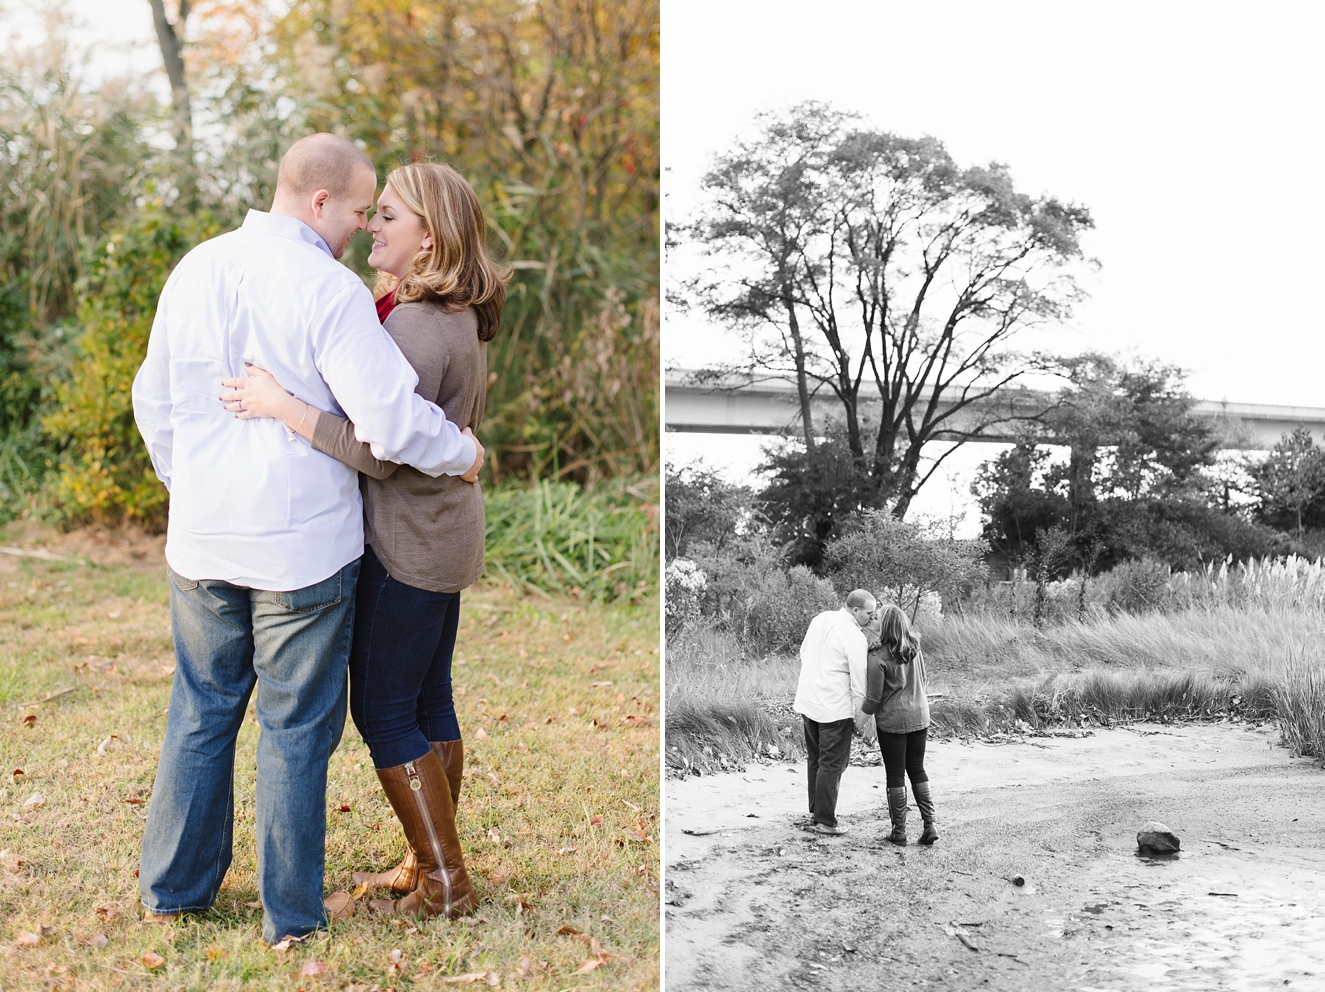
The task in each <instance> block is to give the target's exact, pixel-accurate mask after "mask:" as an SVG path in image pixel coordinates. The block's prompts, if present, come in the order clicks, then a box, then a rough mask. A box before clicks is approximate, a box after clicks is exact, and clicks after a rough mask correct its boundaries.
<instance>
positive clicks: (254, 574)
mask: <svg viewBox="0 0 1325 992" xmlns="http://www.w3.org/2000/svg"><path fill="white" fill-rule="evenodd" d="M245 362H250V363H252V364H254V365H257V366H260V367H261V368H264V369H266V370H267V371H269V372H271V373H272V374H273V375H274V376H276V378H277V380H278V381H279V382H280V383H281V385H282V386H284V387H285V388H286V389H288V390H289V391H290V392H291V393H293V394H294V395H295V396H298V397H299V398H300V399H301V400H303V401H304V402H306V403H308V404H310V405H312V406H314V407H317V408H318V409H320V410H326V411H329V412H331V413H334V414H336V415H338V416H344V417H348V418H349V419H350V420H352V421H353V422H354V426H355V433H356V435H357V437H358V438H359V440H361V441H365V442H368V443H369V444H371V445H372V446H373V453H374V454H375V455H377V457H378V458H381V459H383V460H386V461H395V462H402V463H406V464H410V465H413V466H415V467H416V468H418V469H420V470H421V471H423V472H426V473H428V474H429V475H434V476H435V475H442V474H447V475H461V474H463V473H464V472H465V471H466V470H467V469H468V468H469V466H470V465H472V464H473V462H474V458H475V456H476V454H477V449H476V448H475V446H474V442H473V441H471V440H470V439H469V438H467V437H465V436H463V435H462V434H461V433H460V428H458V427H457V426H456V425H455V424H452V423H450V422H449V421H447V419H446V415H445V414H444V413H442V411H441V409H440V408H438V407H437V406H435V405H434V404H432V403H429V402H428V401H427V400H425V399H423V398H422V397H420V396H418V395H416V394H415V392H414V387H415V386H416V385H417V384H418V381H419V380H418V376H417V375H416V374H415V372H414V369H413V368H411V367H410V364H409V362H407V361H406V360H405V357H404V356H403V355H402V354H401V353H400V349H399V348H397V347H396V345H395V343H394V342H393V341H392V340H391V338H390V337H389V336H388V335H387V333H386V331H385V330H383V328H382V325H381V323H380V322H379V321H378V319H377V309H376V307H375V306H374V303H373V297H372V294H371V293H370V292H369V291H368V288H367V287H366V286H364V284H363V281H362V280H361V279H360V278H359V277H358V276H357V275H356V274H355V273H353V272H351V271H350V270H349V269H347V268H346V267H345V266H343V265H341V264H340V263H339V262H337V261H336V260H335V259H334V258H332V256H331V252H330V250H329V249H328V248H327V245H326V243H325V242H324V241H323V240H322V239H321V238H320V237H319V236H318V235H317V233H316V232H315V231H313V229H312V228H310V227H308V226H307V225H305V224H303V223H302V222H300V221H298V220H295V219H294V218H292V217H281V216H277V215H275V214H267V213H262V212H261V211H257V210H250V211H249V213H248V217H247V218H246V219H245V220H244V226H243V227H241V228H240V229H238V230H236V231H231V232H230V233H228V234H223V235H221V236H220V237H218V238H213V239H212V240H211V241H206V242H203V243H202V244H200V245H198V246H197V247H196V248H194V249H193V250H192V251H190V252H189V253H188V254H187V255H185V256H184V258H183V259H181V260H180V263H179V265H177V266H176V267H175V271H174V272H172V273H171V275H170V278H169V279H168V280H167V281H166V286H165V289H163V290H162V292H161V299H160V302H159V303H158V304H157V311H156V320H155V321H154V322H153V324H152V335H151V339H150V341H149V343H148V346H147V359H146V360H145V361H144V362H143V365H142V368H140V369H139V370H138V375H137V377H136V378H135V379H134V383H133V409H134V417H135V419H136V420H137V422H138V429H139V431H141V432H142V435H143V439H144V440H145V441H146V442H147V450H148V452H149V453H150V455H151V457H152V467H153V468H154V469H155V470H156V474H157V476H158V477H159V478H160V479H161V481H162V482H164V483H165V484H166V488H167V489H169V490H170V522H169V526H168V530H167V534H166V560H167V561H168V562H169V563H170V567H171V568H173V569H174V570H175V571H176V572H178V573H179V574H180V575H182V576H184V577H185V578H189V579H196V580H201V579H224V580H226V581H228V582H233V583H235V584H236V585H241V586H249V587H251V588H254V589H268V590H291V589H301V588H303V587H304V586H309V585H313V584H314V583H316V582H320V581H321V580H323V579H325V578H327V577H329V576H331V575H333V574H334V573H335V572H337V571H339V570H340V569H341V568H343V567H344V566H345V565H347V564H348V563H349V562H351V561H353V560H354V559H355V558H357V557H359V556H360V555H361V554H362V553H363V504H362V501H361V497H360V495H359V482H358V473H357V472H355V470H354V469H352V468H350V467H349V466H348V465H345V464H343V463H342V462H339V461H336V459H334V458H331V457H330V456H328V455H324V454H322V453H321V452H318V451H314V450H313V448H312V447H311V446H310V445H309V444H308V442H307V441H305V440H304V439H303V438H302V437H298V436H296V437H295V439H294V441H290V440H288V436H289V433H288V432H287V430H286V429H285V425H284V424H282V423H281V422H280V421H279V420H273V419H265V418H263V419H253V420H238V419H236V417H235V415H234V414H233V413H231V412H229V411H227V410H226V409H225V407H224V405H223V404H222V403H221V400H220V395H221V393H222V392H223V391H224V387H222V385H221V380H222V379H228V378H232V377H236V376H242V375H244V374H245V372H244V363H245ZM439 553H441V549H439Z"/></svg>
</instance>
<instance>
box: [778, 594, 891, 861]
mask: <svg viewBox="0 0 1325 992" xmlns="http://www.w3.org/2000/svg"><path fill="white" fill-rule="evenodd" d="M877 609H878V604H877V603H876V602H875V599H874V596H873V595H871V594H870V593H868V592H866V591H865V590H864V589H856V590H854V591H852V592H851V593H850V594H849V595H848V596H847V599H846V604H845V605H844V606H843V607H842V608H841V609H840V610H828V611H826V612H824V613H820V614H819V615H818V616H816V617H815V618H814V619H813V620H811V621H810V628H809V630H807V631H806V632H805V640H804V641H802V642H801V674H800V681H799V682H798V683H797V685H796V701H795V703H794V704H793V708H794V709H795V710H796V712H797V713H799V714H800V715H801V719H802V720H804V722H805V760H806V771H807V773H808V782H807V785H808V786H809V798H810V821H811V823H810V829H811V830H814V831H816V832H817V833H821V834H829V835H832V836H836V835H838V834H844V833H846V828H844V827H839V826H838V825H837V787H838V783H839V782H840V781H841V778H842V772H843V771H845V770H846V767H847V759H848V758H850V757H851V734H852V731H853V729H860V728H862V727H863V726H864V725H865V723H866V722H867V717H866V716H865V714H864V713H863V712H862V711H861V704H862V703H863V702H864V701H865V658H866V654H867V652H868V643H867V641H866V638H865V632H864V628H865V627H868V626H869V625H870V622H871V621H872V620H873V619H874V614H875V612H876V611H877Z"/></svg>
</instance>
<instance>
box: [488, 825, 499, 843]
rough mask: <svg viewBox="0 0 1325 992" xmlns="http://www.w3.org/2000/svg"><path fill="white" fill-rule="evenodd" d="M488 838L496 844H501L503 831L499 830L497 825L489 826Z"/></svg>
mask: <svg viewBox="0 0 1325 992" xmlns="http://www.w3.org/2000/svg"><path fill="white" fill-rule="evenodd" d="M488 840H490V841H492V842H493V843H494V844H500V843H501V840H502V837H501V831H500V830H498V829H497V828H496V827H489V828H488Z"/></svg>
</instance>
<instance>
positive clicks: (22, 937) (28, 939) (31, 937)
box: [14, 932, 41, 947]
mask: <svg viewBox="0 0 1325 992" xmlns="http://www.w3.org/2000/svg"><path fill="white" fill-rule="evenodd" d="M40 943H41V938H40V937H38V936H37V935H36V934H35V933H26V932H24V933H20V934H19V935H18V937H17V938H16V939H15V941H14V946H16V947H36V946H37V945H38V944H40Z"/></svg>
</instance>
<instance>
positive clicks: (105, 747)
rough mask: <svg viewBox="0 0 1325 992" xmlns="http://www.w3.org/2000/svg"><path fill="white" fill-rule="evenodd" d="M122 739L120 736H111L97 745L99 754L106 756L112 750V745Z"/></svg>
mask: <svg viewBox="0 0 1325 992" xmlns="http://www.w3.org/2000/svg"><path fill="white" fill-rule="evenodd" d="M119 739H120V737H119V735H118V734H111V735H110V736H109V737H107V738H106V739H105V740H104V741H102V742H101V743H100V744H98V745H97V754H105V753H106V752H107V751H109V750H110V748H111V745H112V744H113V743H114V742H115V741H118V740H119Z"/></svg>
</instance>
